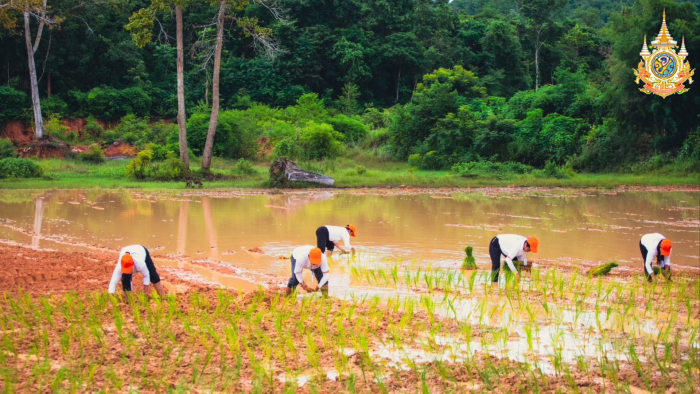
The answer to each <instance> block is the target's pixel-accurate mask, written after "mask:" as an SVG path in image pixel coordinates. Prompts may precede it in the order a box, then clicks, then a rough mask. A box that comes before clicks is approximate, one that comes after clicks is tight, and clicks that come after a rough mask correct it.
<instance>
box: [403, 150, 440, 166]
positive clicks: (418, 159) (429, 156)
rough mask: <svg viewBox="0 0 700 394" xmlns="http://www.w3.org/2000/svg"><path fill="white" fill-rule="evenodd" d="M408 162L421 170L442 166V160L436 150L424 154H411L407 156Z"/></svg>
mask: <svg viewBox="0 0 700 394" xmlns="http://www.w3.org/2000/svg"><path fill="white" fill-rule="evenodd" d="M408 164H409V165H411V166H413V167H418V168H420V169H421V170H439V169H441V168H443V167H444V166H443V160H442V157H440V154H439V153H438V152H437V151H434V150H431V151H430V152H428V153H426V154H425V155H420V154H417V153H416V154H413V155H410V156H408Z"/></svg>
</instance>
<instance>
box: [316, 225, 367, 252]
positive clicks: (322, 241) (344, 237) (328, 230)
mask: <svg viewBox="0 0 700 394" xmlns="http://www.w3.org/2000/svg"><path fill="white" fill-rule="evenodd" d="M355 236H357V228H355V226H353V225H352V224H348V225H347V226H345V227H339V226H321V227H319V228H318V229H316V247H317V248H319V249H321V251H322V252H325V253H326V256H327V257H331V254H333V249H334V248H336V247H337V248H338V249H339V250H340V251H341V252H346V253H347V250H345V249H343V248H342V247H340V245H338V242H340V241H343V246H345V247H346V248H350V250H352V251H353V252H354V251H355V248H353V247H352V245H350V237H355Z"/></svg>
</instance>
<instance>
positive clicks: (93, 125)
mask: <svg viewBox="0 0 700 394" xmlns="http://www.w3.org/2000/svg"><path fill="white" fill-rule="evenodd" d="M104 131H105V129H104V127H102V126H101V125H100V124H99V123H97V120H96V119H95V118H94V117H92V116H90V117H88V119H87V124H86V125H85V132H86V133H88V134H90V135H92V136H93V137H96V138H100V137H102V133H104ZM112 142H114V141H112Z"/></svg>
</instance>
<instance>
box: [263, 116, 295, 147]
mask: <svg viewBox="0 0 700 394" xmlns="http://www.w3.org/2000/svg"><path fill="white" fill-rule="evenodd" d="M295 135H296V132H295V131H294V127H293V126H292V125H291V124H289V123H287V122H284V121H281V120H278V121H276V122H275V124H273V125H272V127H271V128H270V131H269V133H268V137H270V142H272V143H273V144H276V143H277V142H279V141H282V140H283V139H285V138H288V137H289V138H292V137H294V136H295Z"/></svg>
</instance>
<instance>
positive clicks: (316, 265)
mask: <svg viewBox="0 0 700 394" xmlns="http://www.w3.org/2000/svg"><path fill="white" fill-rule="evenodd" d="M304 269H308V270H311V272H313V274H314V276H315V277H316V280H317V281H318V288H317V289H316V290H313V291H318V290H321V291H323V292H324V293H328V276H329V274H328V273H329V272H330V269H329V267H328V258H327V257H326V255H325V254H323V252H322V251H321V249H320V248H314V247H313V246H311V245H305V246H299V247H298V248H296V249H294V250H293V251H292V277H291V278H289V282H287V289H286V291H285V293H286V294H287V295H289V294H291V293H292V290H294V289H296V287H297V285H301V287H302V288H303V289H304V290H306V291H312V290H311V289H310V288H309V286H307V285H306V283H304V276H303V275H302V273H303V271H304Z"/></svg>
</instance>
